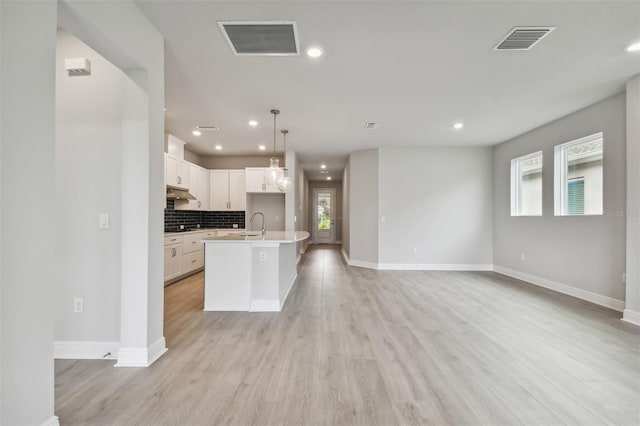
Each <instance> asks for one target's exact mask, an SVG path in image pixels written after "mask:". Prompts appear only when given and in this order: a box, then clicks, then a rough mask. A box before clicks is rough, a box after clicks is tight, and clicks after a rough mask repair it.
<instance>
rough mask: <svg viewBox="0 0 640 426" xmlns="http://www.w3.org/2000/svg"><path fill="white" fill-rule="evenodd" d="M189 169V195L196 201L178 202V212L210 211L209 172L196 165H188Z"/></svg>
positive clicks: (176, 206)
mask: <svg viewBox="0 0 640 426" xmlns="http://www.w3.org/2000/svg"><path fill="white" fill-rule="evenodd" d="M187 166H188V168H189V177H190V179H189V181H190V185H189V193H190V194H191V195H193V196H194V197H196V199H195V200H176V202H175V204H174V208H175V209H176V210H202V211H206V210H209V171H208V170H207V169H203V168H202V167H200V166H196V165H195V164H191V163H187Z"/></svg>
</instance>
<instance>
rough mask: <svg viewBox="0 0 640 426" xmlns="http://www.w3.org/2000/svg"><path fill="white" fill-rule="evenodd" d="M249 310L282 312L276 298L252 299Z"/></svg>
mask: <svg viewBox="0 0 640 426" xmlns="http://www.w3.org/2000/svg"><path fill="white" fill-rule="evenodd" d="M249 312H280V303H278V301H277V300H274V299H251V305H250V306H249Z"/></svg>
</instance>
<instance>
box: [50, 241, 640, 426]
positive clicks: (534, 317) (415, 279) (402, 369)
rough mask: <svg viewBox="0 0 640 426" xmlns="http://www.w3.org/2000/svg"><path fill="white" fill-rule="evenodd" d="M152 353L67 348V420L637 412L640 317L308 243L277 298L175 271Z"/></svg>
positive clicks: (423, 420)
mask: <svg viewBox="0 0 640 426" xmlns="http://www.w3.org/2000/svg"><path fill="white" fill-rule="evenodd" d="M165 291H166V298H165V312H166V315H165V336H166V337H167V342H168V347H169V351H168V352H167V353H166V354H165V355H164V356H163V357H162V358H161V359H160V360H158V361H157V362H156V363H155V364H153V365H152V366H151V367H149V368H146V369H144V368H140V369H128V368H113V362H112V361H69V360H58V361H56V401H55V402H56V409H55V411H56V414H57V415H58V416H59V417H60V420H61V423H62V425H63V426H64V425H77V424H86V425H93V424H96V425H102V424H112V425H134V424H135V425H138V424H140V425H142V424H144V425H165V424H166V425H211V424H233V425H280V424H289V425H302V424H314V425H352V424H358V425H363V424H366V425H369V424H371V425H374V424H377V425H393V424H407V425H409V424H410V425H422V424H437V425H481V424H482V425H520V424H524V425H559V424H569V425H604V424H616V425H617V424H629V425H632V424H633V425H638V424H640V408H639V407H640V328H638V327H635V326H632V325H630V324H626V323H624V322H622V321H620V320H619V317H620V314H619V313H617V312H614V311H610V310H607V309H604V308H601V307H598V306H595V305H592V304H589V303H587V302H583V301H580V300H578V299H573V298H571V297H568V296H563V295H559V294H556V293H553V292H551V291H547V290H544V289H540V288H537V287H534V286H531V285H527V284H524V283H522V282H520V281H517V280H514V279H511V278H507V277H504V276H501V275H498V274H494V273H475V272H415V271H403V272H398V271H395V272H394V271H374V270H368V269H360V268H351V267H348V266H346V265H345V263H344V261H343V260H342V258H341V256H340V252H339V249H338V248H337V247H330V246H312V247H310V249H309V251H308V252H307V254H306V255H305V256H304V257H303V260H302V261H301V263H300V265H299V278H298V281H297V283H296V285H295V287H294V289H293V290H292V292H291V294H290V295H289V299H288V300H287V303H286V305H285V308H284V310H283V312H281V313H232V312H229V313H215V312H203V311H202V306H203V305H202V303H203V302H202V292H203V275H202V274H198V275H195V276H192V277H189V278H187V279H185V280H183V281H180V282H178V283H176V284H174V285H171V286H169V287H168V288H167V289H166V290H165Z"/></svg>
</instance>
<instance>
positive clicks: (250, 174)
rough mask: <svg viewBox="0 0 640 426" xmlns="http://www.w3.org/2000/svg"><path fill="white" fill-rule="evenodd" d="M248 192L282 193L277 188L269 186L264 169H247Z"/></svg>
mask: <svg viewBox="0 0 640 426" xmlns="http://www.w3.org/2000/svg"><path fill="white" fill-rule="evenodd" d="M245 171H246V192H248V193H255V192H275V193H281V192H280V190H279V189H278V187H277V186H272V185H267V182H266V180H265V169H264V167H247V168H246V169H245Z"/></svg>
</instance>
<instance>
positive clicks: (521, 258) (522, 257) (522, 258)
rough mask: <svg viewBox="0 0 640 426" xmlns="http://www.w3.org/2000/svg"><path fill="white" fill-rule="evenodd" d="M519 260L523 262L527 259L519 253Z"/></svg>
mask: <svg viewBox="0 0 640 426" xmlns="http://www.w3.org/2000/svg"><path fill="white" fill-rule="evenodd" d="M520 260H522V261H523V262H524V261H525V260H527V257H526V256H525V255H524V253H520Z"/></svg>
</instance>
